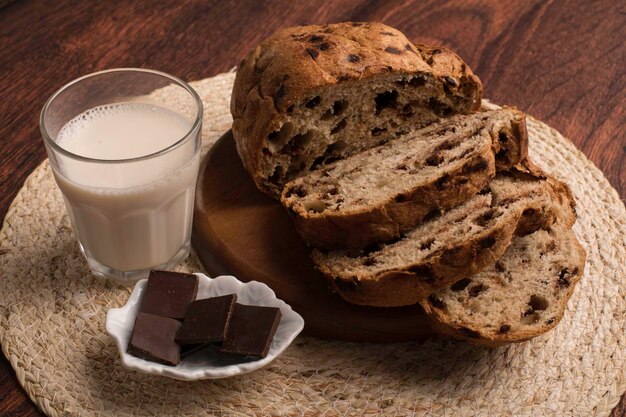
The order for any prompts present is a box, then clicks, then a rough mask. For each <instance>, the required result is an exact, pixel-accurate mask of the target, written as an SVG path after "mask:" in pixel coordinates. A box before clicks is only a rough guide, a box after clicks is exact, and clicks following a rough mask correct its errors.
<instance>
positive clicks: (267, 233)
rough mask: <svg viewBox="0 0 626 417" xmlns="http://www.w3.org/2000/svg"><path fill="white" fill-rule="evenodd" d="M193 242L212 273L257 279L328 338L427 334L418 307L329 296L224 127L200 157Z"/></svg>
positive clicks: (281, 212) (415, 337)
mask: <svg viewBox="0 0 626 417" xmlns="http://www.w3.org/2000/svg"><path fill="white" fill-rule="evenodd" d="M192 242H193V245H194V247H195V249H196V252H197V254H198V257H199V258H200V261H201V262H202V264H203V265H204V266H205V268H206V269H207V271H208V272H209V274H210V275H211V276H217V275H234V276H236V277H237V278H239V279H240V280H242V281H253V280H254V281H260V282H263V283H265V284H267V285H268V286H269V287H270V288H272V289H273V290H274V291H275V292H276V294H277V296H278V297H279V298H281V299H283V300H285V301H286V302H287V303H289V304H290V305H291V307H292V308H293V309H294V310H295V311H297V312H298V313H300V314H301V315H302V317H304V321H305V327H304V332H305V333H306V334H308V335H311V336H317V337H322V338H326V339H336V340H349V341H355V342H396V341H407V340H419V339H424V338H426V337H428V336H430V335H431V331H430V328H429V327H428V325H427V323H426V319H425V316H424V313H423V311H422V310H421V308H420V307H419V306H409V307H399V308H375V307H361V306H355V305H352V304H349V303H348V302H346V301H344V300H343V299H342V298H341V297H339V296H338V295H336V294H335V293H333V292H332V291H331V290H330V289H329V286H328V283H327V281H326V280H325V279H324V277H322V276H321V275H320V274H319V273H318V272H317V271H315V269H314V268H313V263H312V261H311V260H310V259H309V255H308V253H309V249H308V248H307V247H306V245H305V244H304V243H303V241H302V240H301V239H300V237H299V235H298V234H297V232H296V230H295V227H294V226H293V223H292V221H291V219H290V218H289V215H288V214H287V212H286V210H284V209H283V207H282V206H281V205H280V204H279V203H278V202H277V201H275V200H272V199H271V198H269V197H267V196H266V195H264V194H263V193H261V192H260V191H259V190H258V189H257V188H256V186H255V185H254V183H253V182H252V179H251V178H250V176H249V175H248V173H247V172H246V171H245V169H244V167H243V165H242V163H241V160H240V159H239V155H237V150H236V149H235V143H234V140H233V137H232V133H231V132H230V131H228V132H226V133H225V134H224V135H223V136H222V137H221V138H220V139H219V140H218V142H217V143H216V144H215V146H214V147H213V148H212V149H211V150H210V151H209V153H208V154H207V155H206V157H205V159H204V161H203V162H202V166H201V168H200V173H199V177H198V184H197V186H196V202H195V210H194V223H193V236H192Z"/></svg>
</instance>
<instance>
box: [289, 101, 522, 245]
mask: <svg viewBox="0 0 626 417" xmlns="http://www.w3.org/2000/svg"><path fill="white" fill-rule="evenodd" d="M527 140H528V139H527V135H526V125H525V116H524V114H523V113H522V112H520V111H518V110H515V109H511V108H506V109H500V110H491V111H486V112H481V113H473V114H470V115H456V116H452V117H449V118H447V119H444V120H443V121H442V122H439V123H435V124H432V125H430V126H428V127H426V128H423V129H420V130H418V131H416V132H414V133H411V134H407V135H405V136H402V137H400V138H398V139H396V140H394V141H389V142H387V143H385V144H383V145H379V146H376V147H374V148H371V149H369V150H366V151H362V152H359V153H357V154H354V155H352V156H350V157H347V158H345V159H341V160H338V161H335V162H333V163H331V164H328V165H323V166H322V167H320V168H319V169H316V170H314V171H311V172H309V173H306V174H304V175H302V176H300V177H299V178H296V179H295V180H293V181H290V182H289V183H287V184H286V186H285V188H284V190H283V193H282V197H281V202H282V204H283V205H284V206H285V207H286V208H287V209H288V211H289V212H290V214H291V215H292V217H293V218H294V220H295V223H296V227H297V228H298V230H299V232H300V234H301V235H302V237H303V238H304V240H305V241H307V242H308V244H309V245H310V246H313V247H317V248H321V249H330V250H332V249H353V248H363V247H365V246H367V245H369V244H371V243H374V242H383V241H388V240H391V239H394V238H397V237H399V236H400V235H401V234H402V233H406V232H408V231H409V230H411V229H413V228H414V227H415V226H416V225H417V224H419V223H420V222H421V221H422V220H423V219H424V218H425V217H426V216H427V215H428V213H431V212H432V211H433V210H447V209H449V208H452V207H455V206H457V205H459V204H461V203H462V202H464V201H465V200H467V199H468V198H469V197H471V196H472V195H474V194H476V193H478V192H479V191H480V190H482V189H483V188H484V187H485V186H486V185H487V183H488V182H489V181H490V180H491V178H493V176H494V175H495V173H496V167H497V168H499V169H508V168H511V167H512V166H513V165H516V164H518V163H520V162H521V161H522V160H523V159H524V158H526V156H527V154H526V150H527Z"/></svg>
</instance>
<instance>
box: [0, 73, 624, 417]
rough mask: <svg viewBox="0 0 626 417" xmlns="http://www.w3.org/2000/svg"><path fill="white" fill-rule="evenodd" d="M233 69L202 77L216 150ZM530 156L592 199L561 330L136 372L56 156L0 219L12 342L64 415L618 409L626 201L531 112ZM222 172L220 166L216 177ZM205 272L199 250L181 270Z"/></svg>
mask: <svg viewBox="0 0 626 417" xmlns="http://www.w3.org/2000/svg"><path fill="white" fill-rule="evenodd" d="M233 79H234V74H232V73H231V74H223V75H219V76H217V77H214V78H210V79H206V80H203V81H199V82H196V83H192V84H193V86H194V87H195V88H196V89H197V90H198V92H199V93H200V95H201V96H202V97H203V99H204V101H205V114H204V129H203V135H204V136H203V138H204V139H203V140H204V145H203V146H204V151H206V149H207V148H208V147H209V146H211V145H212V144H213V143H214V142H215V140H216V139H217V138H218V137H219V136H221V135H222V134H223V133H224V132H225V131H226V130H227V129H228V128H229V127H230V124H231V117H230V114H229V111H228V104H229V99H230V91H231V88H232V83H233ZM528 129H529V133H530V136H531V142H530V146H531V156H532V157H533V158H534V159H535V160H536V162H537V163H538V164H539V165H541V166H543V167H544V168H546V169H547V170H548V171H550V172H553V173H554V174H556V175H557V176H558V177H561V178H562V179H565V180H566V181H567V182H568V183H569V184H570V185H571V187H572V189H573V191H574V194H575V196H576V199H577V202H578V215H579V219H578V222H577V224H576V226H575V231H576V234H577V236H578V237H579V239H580V240H581V242H582V243H583V245H584V247H585V248H586V250H587V253H588V261H587V267H586V272H585V276H584V278H583V280H582V282H581V283H580V284H579V285H578V288H577V289H576V292H575V293H574V296H573V298H572V299H571V300H570V303H569V308H568V310H567V313H566V315H565V318H564V319H563V321H562V322H561V324H560V325H559V326H558V327H557V328H556V329H555V330H554V331H552V332H551V333H549V334H547V335H545V336H542V337H539V338H537V339H534V340H533V341H531V342H528V343H523V344H520V345H514V346H508V347H503V348H499V349H496V350H484V349H480V348H474V347H471V346H468V345H465V344H463V343H460V342H455V341H445V340H431V341H427V342H425V343H421V344H419V343H397V344H388V345H376V344H355V343H345V342H328V341H323V340H319V339H315V338H310V337H299V338H297V339H296V341H295V342H294V344H293V345H292V346H291V347H290V348H289V349H287V351H286V352H285V353H284V354H283V355H282V356H281V357H280V358H278V359H277V360H276V361H274V362H273V363H272V364H271V365H270V366H268V367H267V368H265V369H262V370H260V371H257V372H254V373H252V374H249V375H243V376H239V377H234V378H229V379H223V380H215V381H198V382H193V383H189V382H187V383H185V382H178V381H174V380H171V379H167V378H163V377H156V376H147V375H142V374H139V373H135V372H131V371H127V370H125V369H124V368H122V366H121V365H120V360H119V358H118V352H117V350H116V348H115V346H114V344H113V342H112V341H111V340H110V339H109V337H108V336H107V334H106V333H105V331H104V320H105V316H106V311H107V310H108V309H109V308H111V307H119V306H121V305H122V304H124V303H125V301H126V299H127V297H128V295H129V292H130V290H129V289H126V288H120V287H117V286H115V285H112V284H105V283H102V282H100V281H98V280H96V279H94V278H92V277H91V276H90V274H89V270H88V268H87V264H86V262H85V261H84V259H83V257H82V255H81V254H80V252H79V249H78V246H77V244H76V242H75V240H74V236H73V233H72V229H71V227H70V223H69V220H68V217H67V215H66V213H65V207H64V204H63V200H62V197H61V194H60V192H59V191H58V189H57V187H56V186H55V183H54V180H53V178H52V175H51V172H50V168H49V166H48V163H47V162H44V163H43V164H42V165H41V166H40V167H39V168H37V169H36V170H35V171H34V172H33V173H32V175H31V176H30V177H29V178H28V180H27V181H26V183H25V185H24V187H23V188H22V190H21V191H20V192H19V193H18V195H17V197H16V198H15V201H14V202H13V204H12V205H11V208H10V209H9V212H8V214H7V216H6V219H5V223H4V226H3V228H2V231H1V232H0V275H1V276H0V342H1V343H2V350H3V352H4V354H5V355H6V357H7V358H8V359H9V361H10V362H11V365H12V366H13V368H14V369H15V371H16V373H17V377H18V379H19V381H20V383H21V384H22V385H23V386H24V388H25V390H26V392H27V393H28V395H30V397H31V398H32V399H33V400H34V401H35V403H37V405H38V406H39V407H40V408H41V409H42V410H43V411H44V412H46V413H47V414H49V415H50V416H75V415H76V416H82V415H85V416H88V415H98V416H99V415H120V416H130V415H134V416H206V415H246V416H247V415H272V416H274V415H290V416H292V415H326V416H335V415H342V416H343V415H355V416H361V415H379V414H380V415H397V416H407V415H416V416H421V415H439V414H442V415H443V414H445V415H446V416H455V415H463V416H465V415H489V416H495V415H516V416H517V415H532V416H540V415H541V416H543V415H567V416H606V415H608V414H609V413H610V411H611V409H612V408H613V407H614V406H615V405H616V403H617V401H618V400H619V397H620V395H621V394H622V393H623V392H624V391H625V390H626V385H625V384H626V382H625V359H626V354H625V346H626V337H625V317H624V315H625V311H626V301H625V298H626V294H625V288H626V285H625V282H624V273H623V271H624V269H625V267H626V249H625V244H626V210H625V209H624V205H623V203H622V202H621V201H620V199H619V197H618V195H617V192H616V191H615V190H614V189H613V188H611V186H610V185H609V183H608V182H607V180H606V179H605V178H604V176H603V175H602V173H601V172H600V171H599V170H598V169H597V168H596V167H595V166H594V165H593V164H592V163H590V162H589V161H588V160H587V159H586V158H585V156H584V155H582V154H581V153H580V152H579V151H578V150H577V149H576V148H575V147H574V146H573V145H572V143H570V142H569V141H568V140H566V139H564V138H563V137H562V136H561V135H560V134H559V133H558V132H556V131H555V130H553V129H551V128H550V127H548V126H546V125H545V124H542V123H540V122H538V121H536V120H534V119H529V120H528ZM215 181H219V178H215ZM178 270H180V271H201V270H203V268H202V266H201V265H200V263H199V262H198V260H197V258H196V257H195V255H194V254H193V253H192V255H191V256H190V258H189V259H188V260H187V261H186V262H185V263H184V264H183V265H180V267H179V268H178Z"/></svg>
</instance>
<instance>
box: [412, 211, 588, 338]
mask: <svg viewBox="0 0 626 417" xmlns="http://www.w3.org/2000/svg"><path fill="white" fill-rule="evenodd" d="M585 257H586V255H585V251H584V249H583V248H582V247H581V245H580V243H578V240H577V239H576V236H575V235H574V233H573V232H572V231H571V230H569V228H568V227H566V226H565V225H562V224H559V223H555V224H554V225H553V226H552V227H550V228H549V229H547V230H538V231H536V232H534V233H532V234H530V235H527V236H524V237H518V238H515V239H514V240H513V242H512V243H511V245H510V246H509V247H508V249H507V250H506V252H505V253H504V255H503V256H502V258H500V259H499V260H498V261H497V262H496V263H494V264H493V265H490V266H489V267H488V268H486V269H484V270H483V271H482V272H480V273H478V274H476V275H473V276H468V277H466V278H462V279H460V280H458V281H457V282H455V283H453V284H452V285H450V286H448V287H446V288H444V289H442V290H440V291H437V292H435V293H433V294H431V295H430V296H429V297H428V298H427V299H425V300H423V301H422V302H421V304H422V306H423V307H424V310H425V311H426V313H427V314H428V316H429V317H430V319H431V321H432V323H433V327H434V328H435V329H436V330H438V331H439V332H441V333H443V334H446V335H449V336H452V337H455V338H458V339H463V340H467V341H468V342H470V343H473V344H477V345H482V346H488V347H496V346H499V345H502V344H505V343H511V342H522V341H524V340H528V339H531V338H533V337H536V336H539V335H541V334H543V333H545V332H547V331H549V330H550V329H552V328H553V327H555V326H556V325H557V324H558V323H559V321H560V320H561V318H562V317H563V313H564V312H565V308H566V306H567V301H568V300H569V298H570V296H571V295H572V292H573V291H574V287H575V285H576V283H577V282H578V281H579V280H580V278H581V276H582V274H583V270H584V266H585Z"/></svg>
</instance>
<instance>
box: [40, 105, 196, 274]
mask: <svg viewBox="0 0 626 417" xmlns="http://www.w3.org/2000/svg"><path fill="white" fill-rule="evenodd" d="M190 129H191V122H189V121H188V120H187V119H185V118H183V117H182V116H180V115H178V114H177V113H174V112H172V111H170V110H168V109H166V108H163V107H159V106H156V105H150V104H139V103H121V104H113V105H107V106H102V107H96V108H93V109H91V110H88V111H86V112H84V113H82V114H80V115H79V116H77V117H76V118H74V119H73V120H71V121H70V122H68V123H67V124H66V125H65V126H64V127H63V128H62V129H61V130H60V132H59V134H58V136H57V138H56V143H57V144H58V145H59V146H60V147H62V148H63V149H65V150H67V151H69V152H71V153H73V154H76V155H80V156H83V157H87V158H94V159H98V160H103V161H101V162H98V161H89V160H80V159H77V158H69V157H60V158H58V161H57V162H58V163H57V165H58V167H56V168H55V169H54V174H55V177H56V180H57V183H58V185H59V188H60V189H61V191H62V193H63V196H64V198H65V201H66V203H67V208H68V213H69V216H70V218H71V220H72V224H73V226H74V231H75V233H76V236H77V239H78V241H79V243H80V245H81V248H82V250H83V251H84V252H85V255H86V256H87V259H88V261H89V262H90V264H92V267H93V266H94V265H93V263H94V262H95V263H96V264H100V265H98V266H99V268H96V269H100V270H102V266H104V267H106V268H109V269H113V270H117V271H137V270H142V269H146V268H153V267H155V266H164V265H165V264H167V263H168V262H170V261H172V259H173V258H176V257H179V258H180V257H181V256H185V255H186V254H187V252H188V250H189V237H190V233H191V217H192V206H193V201H194V188H195V182H196V175H197V172H198V152H197V143H196V141H195V140H187V141H182V143H177V142H179V141H181V138H183V137H184V136H185V135H186V134H187V133H189V131H190ZM168 147H172V149H171V150H170V151H169V152H167V153H164V154H163V155H158V156H152V157H149V158H144V159H139V160H134V161H125V162H124V161H119V160H120V159H125V160H128V159H130V158H140V157H145V156H147V155H152V154H154V153H156V152H159V151H161V150H163V149H165V148H168ZM52 165H53V166H54V165H55V164H52ZM106 268H105V269H106Z"/></svg>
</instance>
